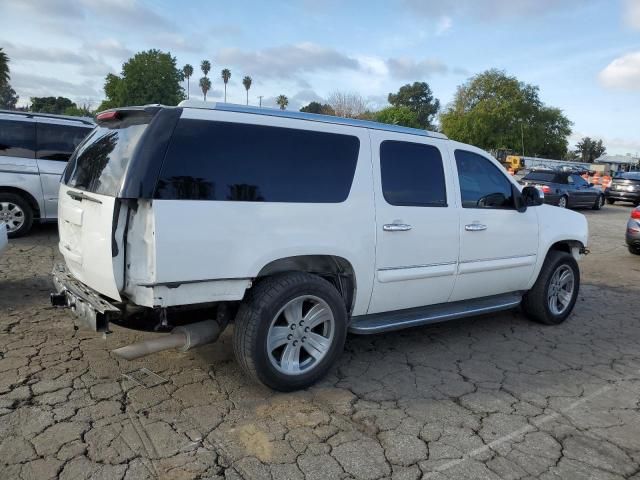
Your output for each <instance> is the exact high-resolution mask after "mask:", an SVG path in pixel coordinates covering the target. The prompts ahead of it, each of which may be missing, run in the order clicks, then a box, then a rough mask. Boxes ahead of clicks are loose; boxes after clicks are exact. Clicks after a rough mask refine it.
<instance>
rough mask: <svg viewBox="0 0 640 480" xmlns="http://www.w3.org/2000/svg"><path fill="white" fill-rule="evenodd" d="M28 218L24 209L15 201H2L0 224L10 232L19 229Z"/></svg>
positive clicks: (0, 203) (0, 205) (0, 204)
mask: <svg viewBox="0 0 640 480" xmlns="http://www.w3.org/2000/svg"><path fill="white" fill-rule="evenodd" d="M25 220H26V217H25V214H24V211H23V210H22V208H20V207H19V206H18V205H16V204H15V203H13V202H0V225H4V227H5V228H6V229H7V231H8V232H9V233H12V232H15V231H16V230H19V229H20V227H22V225H24V222H25Z"/></svg>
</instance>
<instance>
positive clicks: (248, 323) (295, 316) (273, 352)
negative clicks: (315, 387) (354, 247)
mask: <svg viewBox="0 0 640 480" xmlns="http://www.w3.org/2000/svg"><path fill="white" fill-rule="evenodd" d="M346 334H347V312H346V308H345V304H344V300H343V298H342V296H341V295H340V294H339V293H338V291H337V290H336V288H335V287H334V286H333V285H331V284H330V283H329V282H327V281H326V280H324V279H322V278H320V277H318V276H316V275H311V274H309V273H304V272H295V273H287V274H281V275H276V276H273V277H268V278H266V279H264V280H262V281H260V282H259V283H258V284H257V285H256V286H255V287H254V288H253V289H252V290H251V291H250V292H249V293H248V298H247V299H246V300H245V301H244V302H243V304H242V305H241V306H240V309H239V311H238V315H237V317H236V322H235V329H234V341H233V346H234V351H235V354H236V358H237V359H238V363H239V364H240V365H241V367H242V368H243V370H244V371H245V372H246V373H247V374H249V375H250V376H251V377H253V378H254V379H256V380H258V381H259V382H261V383H263V384H265V385H267V386H268V387H271V388H273V389H275V390H280V391H291V390H297V389H301V388H306V387H308V386H310V385H312V384H313V383H315V382H316V381H317V380H319V379H320V378H321V377H323V376H324V375H325V374H326V372H327V370H328V369H329V368H330V367H331V365H332V364H333V363H334V362H335V360H336V359H337V358H338V356H339V355H340V353H341V352H342V349H343V348H344V342H345V338H346Z"/></svg>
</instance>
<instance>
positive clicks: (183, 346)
mask: <svg viewBox="0 0 640 480" xmlns="http://www.w3.org/2000/svg"><path fill="white" fill-rule="evenodd" d="M221 332H222V330H221V328H220V324H219V323H218V322H216V321H215V320H206V321H204V322H198V323H192V324H191V325H185V326H183V327H176V328H174V329H173V330H171V333H169V334H168V335H162V336H161V337H159V338H151V339H149V340H145V341H143V342H139V343H134V344H132V345H126V346H124V347H120V348H116V349H115V350H113V353H115V354H116V355H118V356H119V357H121V358H124V359H126V360H135V359H136V358H141V357H145V356H147V355H150V354H152V353H156V352H160V351H162V350H169V349H171V348H175V349H177V350H179V351H181V352H186V351H187V350H189V349H191V348H193V347H196V346H198V345H204V344H205V343H211V342H215V341H216V340H217V339H218V337H219V336H220V333H221Z"/></svg>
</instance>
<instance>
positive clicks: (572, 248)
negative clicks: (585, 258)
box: [549, 240, 584, 260]
mask: <svg viewBox="0 0 640 480" xmlns="http://www.w3.org/2000/svg"><path fill="white" fill-rule="evenodd" d="M583 249H584V245H583V244H582V242H581V241H579V240H561V241H559V242H556V243H554V244H553V245H551V248H549V251H559V252H566V253H570V254H571V255H573V256H574V258H575V259H576V260H577V259H578V258H579V256H580V254H581V253H582V250H583Z"/></svg>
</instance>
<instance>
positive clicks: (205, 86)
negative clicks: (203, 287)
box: [200, 77, 211, 102]
mask: <svg viewBox="0 0 640 480" xmlns="http://www.w3.org/2000/svg"><path fill="white" fill-rule="evenodd" d="M200 88H201V89H202V94H203V95H204V101H205V102H206V101H207V92H208V91H209V90H211V80H209V78H208V77H202V78H201V79H200Z"/></svg>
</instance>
